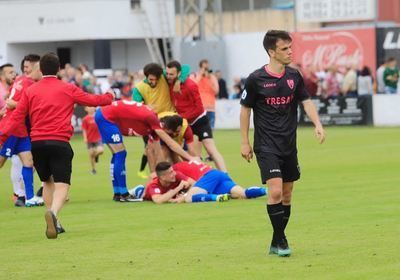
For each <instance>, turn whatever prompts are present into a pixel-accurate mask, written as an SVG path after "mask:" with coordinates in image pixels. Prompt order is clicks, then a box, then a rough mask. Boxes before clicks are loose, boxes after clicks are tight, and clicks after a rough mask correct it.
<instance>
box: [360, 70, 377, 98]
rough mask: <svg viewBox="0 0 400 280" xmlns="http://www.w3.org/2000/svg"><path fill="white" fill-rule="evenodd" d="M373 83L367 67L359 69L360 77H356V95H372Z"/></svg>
mask: <svg viewBox="0 0 400 280" xmlns="http://www.w3.org/2000/svg"><path fill="white" fill-rule="evenodd" d="M372 84H373V81H372V76H371V70H370V69H369V67H368V66H364V67H363V68H362V69H361V72H360V75H359V76H358V77H357V91H358V95H370V94H373V92H374V89H373V86H372Z"/></svg>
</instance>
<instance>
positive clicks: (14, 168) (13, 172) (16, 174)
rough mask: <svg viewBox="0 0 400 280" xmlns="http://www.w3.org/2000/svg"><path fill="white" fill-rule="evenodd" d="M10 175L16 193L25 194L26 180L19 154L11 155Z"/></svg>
mask: <svg viewBox="0 0 400 280" xmlns="http://www.w3.org/2000/svg"><path fill="white" fill-rule="evenodd" d="M10 177H11V182H12V184H13V189H14V193H15V194H16V195H18V196H25V188H24V181H23V180H22V162H21V159H20V158H19V157H18V156H17V155H13V156H12V157H11V169H10Z"/></svg>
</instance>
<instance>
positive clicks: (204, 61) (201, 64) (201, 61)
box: [199, 59, 208, 68]
mask: <svg viewBox="0 0 400 280" xmlns="http://www.w3.org/2000/svg"><path fill="white" fill-rule="evenodd" d="M204 63H208V60H207V59H202V60H200V62H199V67H200V68H201V67H202V66H203V64H204Z"/></svg>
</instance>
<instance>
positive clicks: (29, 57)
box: [24, 53, 40, 62]
mask: <svg viewBox="0 0 400 280" xmlns="http://www.w3.org/2000/svg"><path fill="white" fill-rule="evenodd" d="M24 61H29V62H38V61H40V55H38V54H32V53H31V54H27V55H25V56H24Z"/></svg>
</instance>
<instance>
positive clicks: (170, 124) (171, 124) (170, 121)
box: [160, 115, 183, 131]
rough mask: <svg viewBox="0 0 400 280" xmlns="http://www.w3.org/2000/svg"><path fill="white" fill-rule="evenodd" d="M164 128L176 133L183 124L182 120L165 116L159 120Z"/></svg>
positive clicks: (177, 116) (176, 116) (174, 116)
mask: <svg viewBox="0 0 400 280" xmlns="http://www.w3.org/2000/svg"><path fill="white" fill-rule="evenodd" d="M160 122H162V123H163V124H164V127H165V128H167V129H171V130H173V131H176V130H177V129H178V127H179V126H182V124H183V118H182V117H181V116H179V115H172V116H165V117H162V118H161V119H160Z"/></svg>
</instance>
